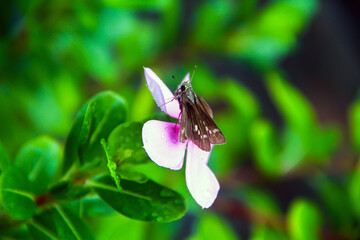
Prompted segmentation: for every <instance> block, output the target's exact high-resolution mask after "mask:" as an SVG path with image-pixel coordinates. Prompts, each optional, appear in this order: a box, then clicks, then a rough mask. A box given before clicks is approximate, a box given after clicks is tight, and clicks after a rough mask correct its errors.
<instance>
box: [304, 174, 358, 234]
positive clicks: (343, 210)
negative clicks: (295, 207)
mask: <svg viewBox="0 0 360 240" xmlns="http://www.w3.org/2000/svg"><path fill="white" fill-rule="evenodd" d="M311 182H312V183H314V185H315V189H316V192H317V193H319V196H320V197H321V200H322V202H323V204H322V207H323V208H324V209H325V213H326V217H327V219H328V221H329V222H330V223H331V225H332V226H333V227H336V228H337V229H339V230H340V231H341V232H342V233H345V234H346V233H349V232H351V229H352V219H351V218H352V211H353V210H352V209H351V204H350V199H349V196H348V194H347V192H346V191H345V189H344V187H343V186H341V185H340V184H336V182H333V181H330V179H328V178H327V177H326V176H318V177H316V178H315V179H313V180H312V181H311Z"/></svg>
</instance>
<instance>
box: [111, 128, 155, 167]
mask: <svg viewBox="0 0 360 240" xmlns="http://www.w3.org/2000/svg"><path fill="white" fill-rule="evenodd" d="M142 126H143V124H141V123H139V122H128V123H123V124H120V125H119V126H117V127H116V128H115V129H114V130H113V131H112V132H111V134H110V135H109V139H108V145H109V150H110V154H111V156H112V157H113V161H116V162H117V163H118V164H122V163H125V164H126V163H127V164H143V163H147V162H148V160H149V158H148V157H147V154H146V152H145V150H144V148H143V142H142V135H141V134H142Z"/></svg>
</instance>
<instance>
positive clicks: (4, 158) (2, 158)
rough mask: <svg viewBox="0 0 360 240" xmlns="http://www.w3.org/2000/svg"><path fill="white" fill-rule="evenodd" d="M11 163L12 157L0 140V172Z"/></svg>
mask: <svg viewBox="0 0 360 240" xmlns="http://www.w3.org/2000/svg"><path fill="white" fill-rule="evenodd" d="M9 165H10V159H9V157H8V155H7V153H6V152H5V149H4V148H3V146H2V144H1V142H0V173H1V172H2V171H4V170H5V168H6V167H8V166H9Z"/></svg>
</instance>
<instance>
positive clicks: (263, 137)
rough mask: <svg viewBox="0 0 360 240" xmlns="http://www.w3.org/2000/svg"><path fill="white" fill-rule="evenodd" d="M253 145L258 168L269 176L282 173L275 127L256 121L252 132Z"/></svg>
mask: <svg viewBox="0 0 360 240" xmlns="http://www.w3.org/2000/svg"><path fill="white" fill-rule="evenodd" d="M250 137H251V139H250V140H251V145H252V148H253V152H254V155H255V162H256V165H257V166H258V168H259V169H260V170H261V171H263V172H264V173H266V174H268V175H269V176H277V175H278V174H279V173H280V164H279V153H280V145H279V142H278V140H277V136H276V134H275V130H274V128H273V126H272V125H271V124H270V123H269V122H267V121H265V120H256V121H255V122H254V123H253V124H252V126H251V131H250Z"/></svg>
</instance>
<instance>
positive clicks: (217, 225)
mask: <svg viewBox="0 0 360 240" xmlns="http://www.w3.org/2000/svg"><path fill="white" fill-rule="evenodd" d="M198 225H199V226H198V228H197V232H195V234H194V235H193V236H191V237H190V238H189V240H201V239H229V240H236V239H239V238H238V237H237V236H236V234H235V233H234V230H233V229H231V228H230V226H228V224H227V223H226V221H225V220H224V219H222V218H220V217H218V216H216V215H214V214H206V215H204V216H202V217H201V219H200V221H199V223H198Z"/></svg>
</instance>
